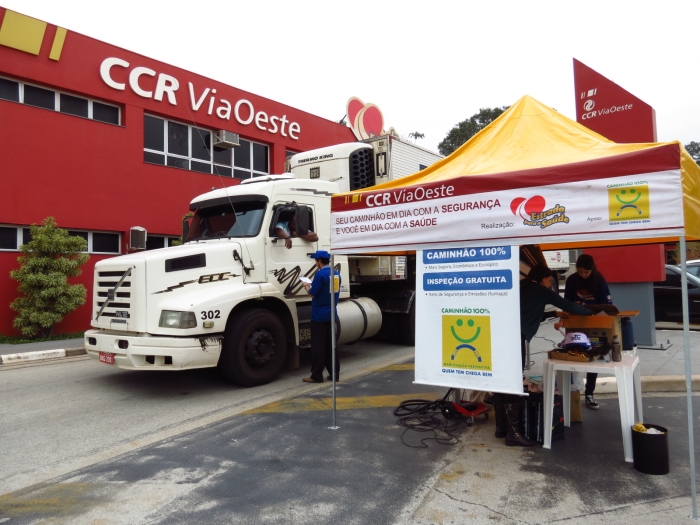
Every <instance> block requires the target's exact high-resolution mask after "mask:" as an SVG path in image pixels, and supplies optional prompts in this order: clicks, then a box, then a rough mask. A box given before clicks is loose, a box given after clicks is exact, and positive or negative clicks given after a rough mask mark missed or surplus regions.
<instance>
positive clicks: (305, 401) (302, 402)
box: [243, 392, 444, 414]
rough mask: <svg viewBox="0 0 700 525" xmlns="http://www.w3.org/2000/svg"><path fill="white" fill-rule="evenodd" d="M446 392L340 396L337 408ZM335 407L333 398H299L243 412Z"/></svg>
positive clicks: (387, 403)
mask: <svg viewBox="0 0 700 525" xmlns="http://www.w3.org/2000/svg"><path fill="white" fill-rule="evenodd" d="M443 395H444V393H439V392H427V393H426V392H420V393H415V394H401V395H394V396H362V397H338V398H336V409H337V410H357V409H362V408H386V407H397V406H399V404H400V403H401V402H402V401H406V400H407V399H430V400H433V399H440V398H441V397H442V396H443ZM332 407H333V400H332V399H331V398H322V399H318V398H308V397H305V398H297V399H287V400H284V401H278V402H276V403H270V404H269V405H265V406H261V407H259V408H254V409H252V410H248V411H246V412H243V414H271V413H275V412H312V411H318V410H330V409H331V408H332Z"/></svg>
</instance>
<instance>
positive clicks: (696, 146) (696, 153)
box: [685, 142, 700, 164]
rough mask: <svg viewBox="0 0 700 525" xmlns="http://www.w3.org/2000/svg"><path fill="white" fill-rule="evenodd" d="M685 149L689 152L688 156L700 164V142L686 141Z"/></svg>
mask: <svg viewBox="0 0 700 525" xmlns="http://www.w3.org/2000/svg"><path fill="white" fill-rule="evenodd" d="M685 149H686V151H687V152H688V153H690V156H691V157H693V160H694V161H695V162H696V163H697V164H700V142H688V144H686V145H685Z"/></svg>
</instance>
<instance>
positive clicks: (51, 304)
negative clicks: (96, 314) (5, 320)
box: [10, 217, 89, 337]
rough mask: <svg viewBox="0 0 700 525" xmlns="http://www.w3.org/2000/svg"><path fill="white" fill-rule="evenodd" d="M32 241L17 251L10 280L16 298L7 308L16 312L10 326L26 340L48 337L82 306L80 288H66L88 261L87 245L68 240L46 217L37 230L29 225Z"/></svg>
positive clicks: (84, 291) (74, 285) (67, 236)
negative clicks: (18, 253)
mask: <svg viewBox="0 0 700 525" xmlns="http://www.w3.org/2000/svg"><path fill="white" fill-rule="evenodd" d="M31 237H32V240H31V241H30V242H28V243H27V244H24V245H22V247H21V248H20V250H21V252H22V255H21V256H19V257H18V258H17V261H18V262H19V264H20V267H19V269H18V270H12V271H11V272H10V277H12V278H13V279H15V280H16V281H18V282H19V286H18V287H17V291H18V292H19V293H20V296H19V297H17V299H15V300H14V301H13V302H12V303H11V304H10V308H12V309H13V310H14V311H16V312H17V316H16V317H15V319H14V321H13V326H14V327H15V328H17V329H18V330H19V331H20V332H22V334H23V335H25V336H26V337H48V336H50V335H51V331H52V329H53V326H54V325H55V324H56V323H58V322H60V321H61V320H62V319H63V318H64V317H65V316H66V315H68V314H69V313H70V312H72V311H73V310H75V309H76V308H78V307H79V306H82V305H83V304H85V296H86V295H87V290H86V289H85V287H84V286H83V285H82V284H69V283H68V278H69V277H76V276H78V275H80V274H81V273H82V270H81V269H80V267H81V266H83V265H84V264H85V263H86V262H87V261H88V259H89V256H88V255H87V254H85V253H81V252H84V251H87V242H86V241H85V239H83V238H81V237H72V236H69V235H68V232H67V231H66V230H63V229H61V228H59V227H58V226H56V221H55V220H54V218H53V217H47V218H46V219H44V221H43V222H42V223H41V225H40V226H37V225H36V224H32V226H31Z"/></svg>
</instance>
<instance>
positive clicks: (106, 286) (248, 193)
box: [85, 137, 441, 386]
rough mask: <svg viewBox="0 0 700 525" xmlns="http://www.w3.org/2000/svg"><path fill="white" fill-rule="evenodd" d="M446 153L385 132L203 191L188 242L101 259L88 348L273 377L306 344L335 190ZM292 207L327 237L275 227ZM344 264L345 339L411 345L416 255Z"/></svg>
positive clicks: (341, 312) (123, 360) (151, 366)
mask: <svg viewBox="0 0 700 525" xmlns="http://www.w3.org/2000/svg"><path fill="white" fill-rule="evenodd" d="M439 158H441V157H440V156H439V155H436V154H434V153H431V152H428V151H427V150H423V149H422V148H419V147H417V146H414V145H412V144H408V143H403V142H401V141H398V140H397V139H394V138H392V137H378V138H375V139H371V140H370V141H369V143H366V144H365V143H352V144H341V145H338V146H332V147H329V148H323V149H320V150H315V151H311V152H306V153H300V154H297V155H295V156H294V157H292V159H291V169H292V172H293V175H291V174H286V175H272V176H264V177H257V178H254V179H250V180H246V181H244V182H242V183H241V184H240V185H238V186H233V187H229V188H226V189H220V190H214V191H211V192H209V193H206V194H204V195H200V196H198V197H196V198H195V199H194V200H193V201H192V202H191V204H190V210H191V211H193V212H194V217H193V218H192V220H191V222H190V223H189V226H188V231H187V232H186V234H184V237H183V238H184V241H185V242H184V244H183V245H182V246H175V247H171V248H164V249H160V250H152V251H144V252H137V253H133V254H130V255H125V256H121V257H115V258H112V259H107V260H104V261H100V262H98V263H97V264H96V265H95V275H94V288H93V314H92V320H91V324H92V327H93V329H92V330H88V331H87V332H86V333H85V348H86V350H87V352H88V354H89V355H90V356H91V357H92V358H94V359H96V360H99V361H101V362H104V363H108V364H111V365H114V366H116V367H118V368H123V369H132V370H183V369H191V368H205V367H215V366H218V367H219V368H220V369H221V371H222V372H223V374H224V375H225V376H226V377H227V378H228V379H229V380H231V381H233V382H235V383H238V384H240V385H243V386H255V385H260V384H264V383H267V382H269V381H271V380H272V379H274V377H275V376H276V375H277V374H278V373H279V371H280V370H281V368H282V367H283V366H284V365H285V363H286V364H287V365H288V366H290V367H294V366H296V365H297V364H298V355H299V349H300V348H304V347H308V346H309V342H310V331H309V321H310V314H311V298H310V297H309V296H308V295H307V294H306V292H305V291H304V289H303V287H302V285H301V282H300V281H299V277H300V276H306V277H312V276H313V274H314V273H315V271H316V269H315V266H314V264H313V260H312V259H310V258H309V254H310V253H313V252H315V251H316V250H319V249H321V250H329V249H330V198H331V195H333V194H334V193H339V192H342V191H349V190H355V189H360V188H366V187H370V186H373V185H375V184H377V183H380V182H384V181H386V180H391V179H392V178H398V177H401V176H405V175H409V174H410V173H415V172H416V171H419V169H422V167H425V166H427V165H429V164H431V163H432V162H435V160H437V159H439ZM292 216H294V217H296V221H297V230H298V233H299V235H302V234H304V233H305V232H306V231H308V230H310V231H314V232H315V233H316V234H317V235H318V241H316V242H309V241H306V240H303V239H300V238H295V239H293V240H292V247H291V249H286V248H285V243H284V242H283V241H281V240H279V239H278V238H277V236H276V229H275V226H276V225H277V224H278V223H279V222H280V221H286V220H289V219H290V218H291V217H292ZM183 233H184V232H183ZM335 263H336V268H339V270H340V273H341V278H342V286H341V294H340V299H341V300H340V302H339V304H338V316H339V339H338V343H339V344H344V343H352V342H354V341H357V340H360V339H363V338H366V337H371V336H373V335H376V334H377V333H378V332H379V331H380V328H381V330H382V333H381V334H380V335H383V336H384V337H385V338H386V339H389V340H392V341H395V342H400V343H405V344H413V343H414V326H415V308H414V306H413V301H414V297H415V256H411V257H407V260H406V261H405V264H404V265H403V266H402V264H401V262H396V258H395V257H388V256H377V257H374V256H358V257H350V258H348V257H346V256H338V257H336V258H335ZM402 272H403V273H402ZM402 275H403V277H405V278H401V279H396V277H397V276H402Z"/></svg>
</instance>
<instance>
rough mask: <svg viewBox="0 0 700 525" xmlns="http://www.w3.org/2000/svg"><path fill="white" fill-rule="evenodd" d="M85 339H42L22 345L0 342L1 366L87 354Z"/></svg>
mask: <svg viewBox="0 0 700 525" xmlns="http://www.w3.org/2000/svg"><path fill="white" fill-rule="evenodd" d="M85 353H86V352H85V345H84V343H83V339H82V338H80V339H63V340H61V341H42V342H39V343H25V344H21V345H9V344H0V366H2V365H4V364H11V363H20V362H26V361H37V360H41V359H56V358H62V357H72V356H76V355H83V354H85Z"/></svg>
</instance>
